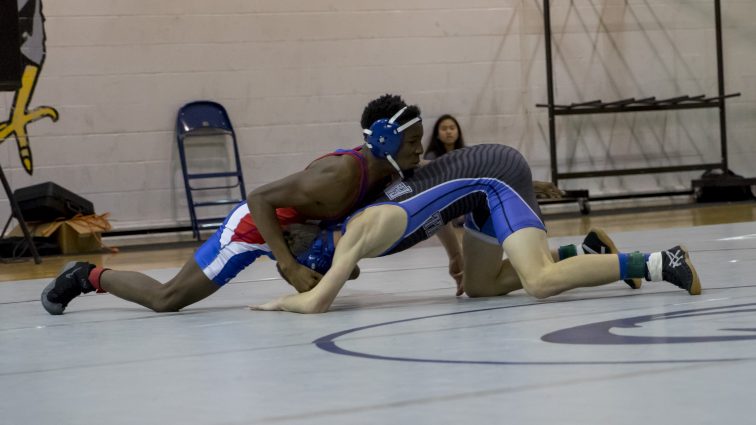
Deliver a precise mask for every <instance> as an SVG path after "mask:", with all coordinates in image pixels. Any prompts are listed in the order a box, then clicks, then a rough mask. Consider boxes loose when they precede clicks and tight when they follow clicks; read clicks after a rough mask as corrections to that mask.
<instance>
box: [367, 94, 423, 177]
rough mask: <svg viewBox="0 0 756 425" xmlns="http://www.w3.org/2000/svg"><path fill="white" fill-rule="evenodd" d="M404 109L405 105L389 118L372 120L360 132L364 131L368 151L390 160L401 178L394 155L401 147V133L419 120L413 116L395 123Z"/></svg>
mask: <svg viewBox="0 0 756 425" xmlns="http://www.w3.org/2000/svg"><path fill="white" fill-rule="evenodd" d="M406 109H407V107H406V106H405V107H404V108H402V109H400V110H399V112H397V113H396V114H394V116H393V117H391V118H389V119H386V118H381V119H379V120H378V121H376V122H374V123H373V124H372V125H371V126H370V128H369V129H368V128H366V129H364V130H362V133H364V135H365V142H367V147H368V148H369V149H370V152H372V153H373V155H375V156H376V157H378V158H385V159H387V160H388V162H390V163H391V165H392V166H393V167H394V168H396V171H398V172H399V176H400V177H401V178H404V174H403V173H402V169H401V168H399V164H397V163H396V160H394V157H395V156H396V154H397V153H398V152H399V149H400V148H401V147H402V139H403V137H402V134H401V133H402V132H403V131H404V130H406V129H407V128H409V127H410V126H412V125H413V124H415V123H418V122H420V121H421V118H420V117H415V118H412V119H411V120H409V121H407V122H406V123H404V124H402V125H401V126H400V125H399V124H397V123H396V120H397V119H398V118H399V117H400V116H401V115H402V113H403V112H404V111H405V110H406Z"/></svg>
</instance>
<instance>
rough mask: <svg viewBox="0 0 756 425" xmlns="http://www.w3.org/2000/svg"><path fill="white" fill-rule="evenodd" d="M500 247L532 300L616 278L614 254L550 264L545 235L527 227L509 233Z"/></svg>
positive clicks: (615, 257) (607, 281) (616, 261)
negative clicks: (532, 297)
mask: <svg viewBox="0 0 756 425" xmlns="http://www.w3.org/2000/svg"><path fill="white" fill-rule="evenodd" d="M503 247H504V251H505V252H506V253H507V257H508V258H509V260H510V261H511V265H512V267H513V268H514V270H515V271H516V273H517V275H518V276H519V277H520V281H521V282H522V286H523V288H524V289H525V291H526V292H527V293H528V294H530V295H532V296H534V297H536V298H546V297H550V296H552V295H556V294H559V293H562V292H564V291H567V290H569V289H574V288H578V287H585V286H598V285H603V284H607V283H611V282H615V281H617V280H619V278H620V267H619V259H618V257H617V255H614V254H603V255H582V256H578V257H571V258H568V259H565V260H563V261H559V262H554V258H553V255H552V253H551V251H550V250H549V246H548V243H547V241H546V232H544V231H543V230H541V229H538V228H533V227H527V228H523V229H520V230H518V231H516V232H514V233H512V234H511V235H509V237H507V239H506V240H504V243H503Z"/></svg>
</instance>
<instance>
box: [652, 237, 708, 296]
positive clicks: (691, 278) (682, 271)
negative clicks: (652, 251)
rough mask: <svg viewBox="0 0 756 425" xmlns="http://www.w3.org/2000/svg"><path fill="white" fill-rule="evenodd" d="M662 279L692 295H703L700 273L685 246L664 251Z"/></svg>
mask: <svg viewBox="0 0 756 425" xmlns="http://www.w3.org/2000/svg"><path fill="white" fill-rule="evenodd" d="M661 254H662V279H664V280H666V281H667V282H669V283H671V284H673V285H675V286H679V287H680V288H682V289H685V290H686V291H688V293H689V294H690V295H699V294H701V281H699V280H698V273H696V269H695V268H694V267H693V263H691V261H690V255H688V250H687V249H686V248H685V247H684V246H680V245H678V246H676V247H674V248H670V249H669V250H667V251H662V253H661Z"/></svg>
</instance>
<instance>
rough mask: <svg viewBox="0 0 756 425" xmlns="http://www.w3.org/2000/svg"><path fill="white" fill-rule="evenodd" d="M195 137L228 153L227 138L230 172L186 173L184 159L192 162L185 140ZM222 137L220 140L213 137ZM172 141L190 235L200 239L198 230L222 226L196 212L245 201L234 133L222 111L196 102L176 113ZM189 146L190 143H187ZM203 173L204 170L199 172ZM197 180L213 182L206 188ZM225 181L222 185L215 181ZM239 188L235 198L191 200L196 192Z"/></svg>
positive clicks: (226, 170) (218, 106) (186, 166)
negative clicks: (216, 143) (219, 144)
mask: <svg viewBox="0 0 756 425" xmlns="http://www.w3.org/2000/svg"><path fill="white" fill-rule="evenodd" d="M195 136H203V140H213V141H216V140H222V141H223V144H222V146H223V148H225V150H226V151H228V139H229V136H230V140H231V145H232V147H233V149H232V150H233V157H234V160H233V164H227V165H228V167H226V168H232V169H230V170H228V169H225V170H222V171H211V172H196V173H193V172H191V171H190V170H189V166H188V161H187V157H189V158H190V159H192V160H196V158H192V157H191V155H187V152H188V151H191V150H192V149H191V147H190V148H187V143H186V142H187V139H188V138H192V137H195ZM217 136H222V137H217ZM176 138H177V142H178V150H179V156H180V157H181V171H182V174H183V177H184V188H185V189H186V200H187V203H188V206H189V216H190V218H191V221H192V234H193V236H194V238H196V239H197V240H200V230H203V229H208V228H214V227H217V226H218V225H220V224H222V223H223V220H224V219H225V216H224V217H212V218H199V216H198V214H197V209H198V208H202V207H213V206H218V205H235V204H237V203H239V202H241V201H243V200H246V199H247V195H246V191H245V190H244V177H243V176H242V169H241V161H240V160H239V148H238V145H237V142H236V133H235V132H234V128H233V126H232V125H231V120H230V119H229V117H228V114H227V113H226V109H225V108H223V106H221V105H220V104H218V103H215V102H210V101H197V102H191V103H187V104H186V105H184V106H182V107H181V108H180V109H179V111H178V117H177V118H176ZM190 145H191V143H190ZM203 171H205V170H203ZM200 180H207V181H210V180H214V181H213V182H212V184H211V183H208V185H207V186H201V185H199V184H198V183H199V181H200ZM222 180H225V182H224V183H223V184H218V182H219V181H222ZM236 187H238V188H239V198H238V199H228V198H222V199H210V200H206V199H202V200H201V201H199V202H197V201H195V195H194V192H199V191H206V192H209V191H216V192H217V191H219V190H223V189H227V192H228V193H230V191H228V189H233V188H236Z"/></svg>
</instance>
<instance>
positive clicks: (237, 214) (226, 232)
mask: <svg viewBox="0 0 756 425" xmlns="http://www.w3.org/2000/svg"><path fill="white" fill-rule="evenodd" d="M247 214H249V205H248V204H246V203H245V204H244V205H242V206H240V207H239V208H237V209H236V211H234V212H233V213H232V214H231V216H229V217H228V220H227V221H226V223H225V224H223V225H222V226H223V233H222V234H221V236H220V238H219V242H220V249H221V250H222V249H223V248H224V247H225V246H226V245H227V244H229V243H231V240H232V238H233V237H234V232H236V228H237V227H238V226H239V223H240V222H241V221H242V220H243V219H244V217H245V216H246V215H247Z"/></svg>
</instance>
